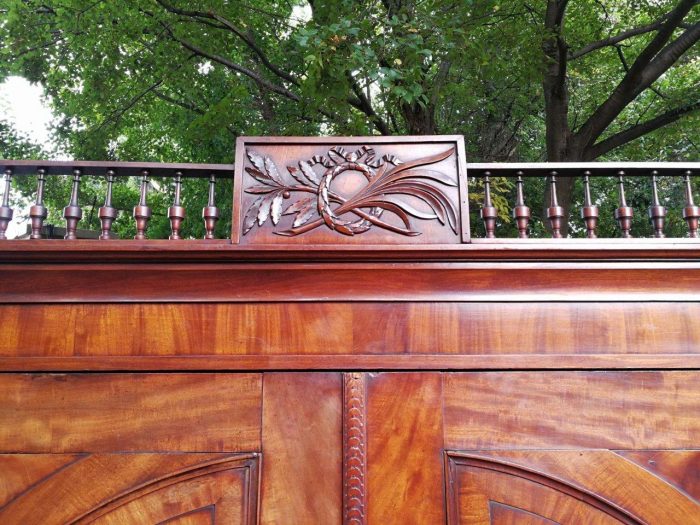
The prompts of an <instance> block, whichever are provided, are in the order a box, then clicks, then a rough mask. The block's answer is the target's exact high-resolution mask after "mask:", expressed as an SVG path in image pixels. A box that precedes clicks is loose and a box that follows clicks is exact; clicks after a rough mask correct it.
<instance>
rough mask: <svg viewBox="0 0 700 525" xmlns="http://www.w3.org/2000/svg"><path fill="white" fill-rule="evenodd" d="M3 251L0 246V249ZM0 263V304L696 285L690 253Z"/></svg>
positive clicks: (683, 289) (654, 293)
mask: <svg viewBox="0 0 700 525" xmlns="http://www.w3.org/2000/svg"><path fill="white" fill-rule="evenodd" d="M31 242H34V241H31ZM31 242H30V243H31ZM54 242H55V241H54ZM4 253H5V252H4V250H2V249H0V257H1V256H2V255H3V254H4ZM108 257H111V256H110V255H108ZM109 260H110V261H111V259H109ZM136 262H138V261H136ZM2 270H3V280H2V281H1V282H0V299H1V300H2V302H3V303H24V304H27V303H96V302H97V303H121V302H137V303H158V302H200V303H201V302H205V303H207V302H237V303H260V302H280V301H281V302H284V301H287V302H291V301H295V302H296V301H300V302H314V301H320V302H325V301H335V302H342V301H362V302H373V301H401V302H411V301H414V302H415V301H418V302H423V301H432V302H465V301H472V302H490V303H493V302H506V303H507V302H514V301H518V302H534V303H543V302H546V303H548V302H552V301H557V302H582V301H588V302H591V301H592V302H601V301H604V302H630V301H632V302H643V301H653V302H675V301H684V302H695V301H696V300H697V296H698V291H700V263H698V262H696V261H691V262H685V263H678V262H665V263H661V262H658V263H644V264H642V263H636V264H631V263H620V262H605V263H594V262H586V261H582V262H570V263H555V262H549V263H545V262H534V263H528V262H499V263H476V262H474V263H457V262H443V263H435V262H433V263H429V262H427V261H426V262H423V263H414V262H411V263H406V262H403V263H394V264H391V265H387V264H380V263H368V262H364V263H356V264H352V265H348V264H347V262H346V263H335V262H334V263H327V264H318V263H317V264H312V263H307V264H302V263H290V264H283V263H269V264H264V265H263V264H257V265H255V264H251V263H242V264H236V265H231V264H222V263H217V264H206V265H201V264H194V263H192V264H180V263H171V264H164V263H159V264H156V263H153V264H126V263H122V264H112V263H109V264H107V263H104V262H103V263H101V264H97V265H96V264H88V263H86V264H68V263H66V264H32V265H26V264H6V265H4V266H3V268H2Z"/></svg>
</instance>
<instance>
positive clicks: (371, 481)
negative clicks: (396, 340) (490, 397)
mask: <svg viewBox="0 0 700 525" xmlns="http://www.w3.org/2000/svg"><path fill="white" fill-rule="evenodd" d="M367 390H368V407H367V408H368V416H367V417H368V423H367V435H368V447H367V449H368V464H369V472H368V481H367V494H368V518H369V519H368V523H402V524H423V523H444V522H445V509H444V505H443V501H444V499H445V494H444V482H443V480H444V475H443V467H442V454H443V428H442V377H441V374H439V373H419V372H414V373H382V374H377V375H373V377H371V378H370V380H369V383H368V389H367Z"/></svg>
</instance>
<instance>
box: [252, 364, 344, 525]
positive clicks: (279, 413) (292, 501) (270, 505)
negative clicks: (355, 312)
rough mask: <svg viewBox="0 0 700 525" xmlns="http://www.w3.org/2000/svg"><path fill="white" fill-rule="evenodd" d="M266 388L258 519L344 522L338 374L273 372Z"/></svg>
mask: <svg viewBox="0 0 700 525" xmlns="http://www.w3.org/2000/svg"><path fill="white" fill-rule="evenodd" d="M263 392H264V393H263V428H262V436H263V438H262V439H263V457H264V460H263V480H264V481H263V486H262V494H261V515H260V523H263V524H269V525H272V524H280V525H281V524H285V525H286V524H297V523H298V524H309V525H312V524H319V525H320V524H325V523H340V521H341V508H342V505H341V501H342V496H341V486H342V483H341V461H342V457H341V456H342V453H341V382H340V374H338V373H269V374H265V375H264V386H263Z"/></svg>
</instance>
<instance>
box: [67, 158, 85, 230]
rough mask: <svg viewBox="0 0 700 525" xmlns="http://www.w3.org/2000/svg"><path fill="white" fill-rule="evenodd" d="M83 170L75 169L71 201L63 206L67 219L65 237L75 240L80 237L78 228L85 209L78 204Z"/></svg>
mask: <svg viewBox="0 0 700 525" xmlns="http://www.w3.org/2000/svg"><path fill="white" fill-rule="evenodd" d="M82 174H83V172H82V170H80V169H77V168H76V169H74V170H73V187H72V188H71V194H70V202H69V204H68V206H66V207H65V208H63V217H64V218H65V219H66V234H65V235H64V236H63V238H64V239H69V240H75V239H77V238H78V236H77V235H76V230H77V229H78V222H80V219H82V218H83V210H82V209H81V208H80V206H78V197H79V195H80V177H81V176H82Z"/></svg>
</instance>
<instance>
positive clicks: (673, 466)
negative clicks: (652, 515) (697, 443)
mask: <svg viewBox="0 0 700 525" xmlns="http://www.w3.org/2000/svg"><path fill="white" fill-rule="evenodd" d="M616 452H617V454H619V455H620V456H622V457H623V458H625V459H627V460H629V461H632V462H633V463H635V464H636V465H638V466H639V467H641V468H643V469H646V470H648V471H649V472H652V473H654V474H655V475H657V476H659V477H660V478H661V479H663V480H664V481H666V482H668V483H670V484H671V485H673V486H674V487H676V488H677V489H678V490H679V491H681V492H684V493H686V494H687V495H688V496H690V497H691V498H693V499H694V500H695V501H696V502H697V503H698V504H699V505H700V451H698V450H618V451H616Z"/></svg>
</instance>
